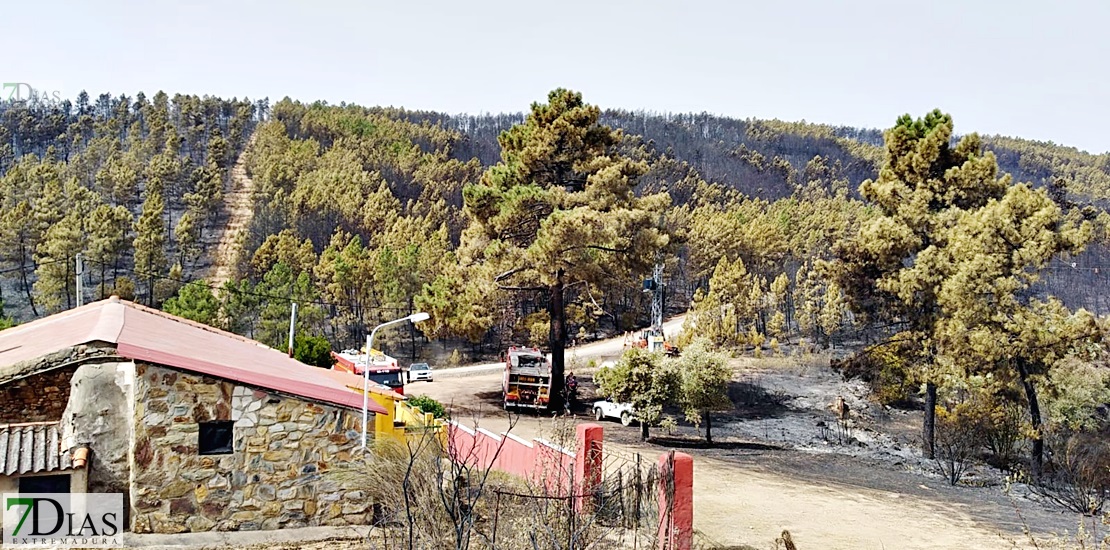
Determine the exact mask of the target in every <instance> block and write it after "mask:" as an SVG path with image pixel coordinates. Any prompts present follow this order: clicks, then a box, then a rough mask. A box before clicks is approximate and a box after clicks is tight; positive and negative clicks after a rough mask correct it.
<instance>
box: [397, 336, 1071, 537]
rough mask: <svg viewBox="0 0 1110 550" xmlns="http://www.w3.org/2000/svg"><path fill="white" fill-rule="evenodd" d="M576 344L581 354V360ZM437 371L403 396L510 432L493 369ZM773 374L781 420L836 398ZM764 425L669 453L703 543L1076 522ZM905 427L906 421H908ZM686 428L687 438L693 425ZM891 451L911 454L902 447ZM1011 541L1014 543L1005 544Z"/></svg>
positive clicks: (818, 378)
mask: <svg viewBox="0 0 1110 550" xmlns="http://www.w3.org/2000/svg"><path fill="white" fill-rule="evenodd" d="M620 345H621V342H620V341H619V340H618V341H616V342H613V341H610V342H606V343H602V344H599V345H595V346H596V347H594V348H592V350H600V351H601V352H605V353H612V352H614V351H616V352H617V353H619V349H620V348H621V346H620ZM585 348H587V346H583V347H582V348H580V350H579V353H582V355H586V353H583V350H584V349H585ZM439 375H440V373H437V378H436V381H435V382H431V383H426V382H420V383H416V384H412V385H409V386H407V387H406V393H409V394H411V395H418V394H426V395H429V396H431V397H434V398H436V399H437V400H439V401H441V402H443V403H444V404H445V405H447V406H448V407H449V408H451V409H452V411H453V416H454V418H455V419H456V420H459V421H463V422H467V423H470V424H473V423H478V424H480V425H481V426H482V427H484V428H486V429H489V430H491V431H494V432H500V431H504V430H506V429H508V428H509V423H510V420H509V417H508V416H507V415H506V414H505V413H504V411H502V410H501V407H500V403H501V392H500V384H501V373H500V372H499V367H497V368H495V369H494V370H489V369H477V370H470V371H461V372H459V373H457V374H456V375H455V376H451V377H440V376H439ZM745 376H750V374H745V373H738V378H739V379H744V377H745ZM761 376H767V375H765V374H763V375H761ZM783 378H784V379H785V380H786V381H787V382H789V385H788V386H782V384H785V383H786V382H779V381H774V380H768V379H764V380H763V381H762V382H761V383H763V384H765V385H768V386H771V385H773V384H779V386H775V387H776V391H777V392H780V393H782V392H785V393H795V394H798V395H800V396H799V397H796V398H795V399H794V400H793V401H792V402H791V406H798V407H799V409H798V410H791V411H788V412H783V413H782V416H784V417H786V419H784V420H783V422H794V423H800V422H802V421H803V420H804V419H808V418H810V417H812V416H813V415H814V414H818V413H819V411H815V410H813V409H812V408H803V407H802V405H801V404H800V403H806V402H807V399H808V400H809V401H813V403H812V404H811V405H812V406H818V405H817V404H818V403H820V402H821V400H823V399H824V398H825V397H826V396H827V395H826V394H828V393H829V392H830V391H834V390H833V389H830V388H828V387H824V386H828V385H829V384H833V383H836V380H838V379H837V378H835V377H832V376H830V375H829V373H828V372H821V373H818V372H816V371H814V372H810V373H808V374H804V375H799V374H795V373H787V374H785V375H784V376H783ZM580 379H581V380H582V381H583V390H584V397H585V398H588V396H589V395H590V392H591V391H592V380H590V379H589V377H588V376H583V377H581V378H580ZM810 386H822V387H824V389H820V390H816V391H817V392H818V394H819V396H818V397H817V398H812V397H807V395H810V394H806V393H805V392H806V388H808V387H810ZM780 387H785V388H786V389H785V390H780V389H778V388H780ZM841 389H843V388H841ZM811 393H812V392H811ZM818 407H819V406H818ZM578 416H579V417H578V418H577V419H575V421H588V420H591V419H590V418H589V411H588V410H586V409H585V408H583V409H582V410H580V411H578ZM794 416H798V417H799V418H801V419H802V420H799V419H796V418H793V417H794ZM766 420H767V419H766V418H750V417H748V418H740V417H730V416H727V415H726V419H725V420H724V421H723V422H722V423H721V424H717V422H715V426H719V427H717V428H716V430H720V431H719V432H716V430H715V432H716V433H719V434H720V436H719V438H718V439H720V440H721V442H722V444H721V445H718V446H717V447H716V448H714V449H679V450H685V452H689V453H690V454H692V455H694V457H695V470H694V472H695V473H694V509H695V528H696V529H697V530H698V531H699V532H700V533H701V536H702V537H704V539H705V540H706V541H712V542H716V543H719V544H721V545H726V546H739V545H750V546H752V547H755V548H767V547H768V546H769V545H770V544H771V541H773V540H774V539H775V538H776V537H777V536H779V534H780V533H781V532H782V530H783V529H788V530H789V531H790V532H791V533H792V535H793V538H794V540H795V542H796V543H797V544H798V546H799V548H803V549H805V548H826V549H872V548H873V549H901V550H925V549H962V548H976V549H978V548H992V549H993V548H998V549H1009V548H1025V547H1031V545H1030V544H1028V539H1027V538H1023V537H1022V534H1021V533H1022V529H1023V525H1022V522H1021V519H1020V518H1019V516H1018V513H1017V512H1015V510H1018V509H1020V511H1021V513H1022V515H1023V516H1024V517H1025V521H1027V522H1028V523H1029V527H1030V528H1031V529H1032V530H1033V531H1034V532H1036V533H1039V534H1041V535H1042V536H1044V535H1048V534H1049V533H1050V532H1053V531H1055V532H1064V531H1071V532H1074V530H1075V527H1076V523H1075V522H1076V518H1075V517H1074V516H1071V515H1067V514H1063V513H1060V512H1057V511H1054V510H1051V509H1047V508H1045V507H1043V506H1042V505H1040V504H1039V503H1036V502H1033V501H1029V500H1023V499H1022V498H1021V497H1018V498H1016V499H1015V500H1014V501H1011V500H1010V497H1009V496H1006V495H1004V494H1003V492H1002V490H1001V488H999V487H985V488H977V487H955V488H953V487H948V486H947V485H945V484H944V483H943V482H941V481H940V480H938V479H936V478H935V477H932V478H930V477H927V476H925V475H922V473H921V472H919V471H908V470H907V466H905V465H903V464H902V463H901V462H897V461H898V460H902V459H900V458H898V456H899V455H897V454H890V456H888V455H887V454H883V453H880V452H876V453H873V455H868V454H861V453H860V451H858V450H856V451H849V450H848V449H843V452H844V453H848V454H840V453H841V450H839V449H829V451H828V452H825V453H824V454H822V453H820V452H819V451H813V450H807V449H801V448H800V447H802V445H793V444H790V443H783V444H782V447H776V446H773V445H767V444H762V443H746V442H751V441H753V437H752V436H751V432H754V431H758V430H756V429H753V428H752V426H753V425H758V423H759V422H763V421H766ZM888 422H889V421H888ZM906 422H907V423H908V424H913V423H914V421H913V419H912V418H907V419H906ZM557 423H558V421H555V420H552V419H550V418H544V417H537V416H528V415H522V416H519V417H515V425H514V426H513V429H512V431H513V433H515V434H516V435H518V436H521V437H524V438H532V437H548V436H549V435H550V434H552V433H555V432H556V431H558V426H557ZM787 425H788V424H787ZM604 427H605V432H606V436H605V445H606V446H607V448H614V449H618V450H623V451H627V452H636V453H640V454H642V455H644V456H645V458H648V459H653V458H654V457H657V456H659V455H661V454H663V453H664V452H666V451H667V450H668V447H666V446H665V443H658V442H657V443H642V442H640V441H639V438H638V431H639V430H638V428H637V427H635V426H633V427H628V428H626V427H623V426H620V424H619V423H614V422H606V423H604ZM764 429H766V428H764ZM776 429H777V428H776ZM684 430H685V431H686V432H687V435H689V436H691V437H693V436H696V432H694V431H693V430H692V429H691V428H689V427H686V428H684ZM784 433H785V432H784ZM860 437H864V436H863V435H860ZM872 437H873V438H874V437H875V436H872ZM874 444H875V445H877V444H878V443H874ZM852 452H855V453H856V454H854V455H853V454H851V453H852ZM898 452H899V453H903V454H906V453H912V452H915V451H912V450H906V449H904V448H903V449H900V450H899V451H898ZM888 454H889V453H888ZM891 456H893V457H894V458H891ZM1014 541H1019V542H1021V544H1017V545H1016V546H1015V544H1014Z"/></svg>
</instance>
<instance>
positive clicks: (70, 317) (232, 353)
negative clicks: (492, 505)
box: [0, 296, 386, 414]
mask: <svg viewBox="0 0 1110 550" xmlns="http://www.w3.org/2000/svg"><path fill="white" fill-rule="evenodd" d="M91 342H106V343H109V344H115V346H116V353H117V354H118V355H120V356H122V357H126V358H128V359H134V360H139V361H146V362H149V363H154V364H157V365H163V366H166V367H171V368H175V369H180V370H184V371H190V372H195V373H199V374H205V375H209V376H214V377H217V378H222V379H225V380H231V381H235V382H241V383H243V384H244V385H248V386H255V387H258V388H262V389H266V390H273V391H277V392H281V393H286V394H289V395H296V396H299V397H304V398H308V399H312V400H315V401H320V402H323V403H330V404H334V405H339V406H342V407H347V408H352V409H359V410H361V409H362V401H363V400H362V391H361V390H360V391H355V390H354V389H352V388H349V387H347V386H346V385H345V384H344V383H342V382H340V381H338V380H336V379H335V378H333V377H332V376H330V375H328V374H326V371H325V369H320V368H317V367H312V366H309V365H306V364H304V363H301V362H300V361H297V360H296V359H292V358H290V357H289V356H287V355H286V354H284V353H282V352H280V351H277V350H275V349H272V348H270V347H269V346H266V345H264V344H262V343H259V342H256V341H254V340H251V339H249V338H244V337H242V336H239V335H238V334H232V333H230V332H225V331H222V330H219V329H216V328H213V327H210V326H207V325H203V324H200V323H196V322H193V321H190V320H188V319H183V318H181V317H175V316H173V315H170V314H168V313H165V312H162V311H159V310H156V309H151V308H148V307H145V306H141V305H139V304H135V303H133V302H128V301H125V300H120V299H119V298H117V297H114V296H113V297H112V298H109V299H107V300H101V301H99V302H94V303H91V304H88V305H86V306H82V307H79V308H75V309H71V310H68V311H64V312H62V313H58V314H55V315H51V316H50V317H46V318H44V319H39V320H37V321H33V322H30V323H27V324H24V325H19V326H16V327H13V328H10V329H7V330H4V331H0V378H3V374H4V371H5V370H6V369H10V367H12V366H13V365H16V364H20V363H23V362H25V361H30V360H33V359H37V358H40V357H43V356H45V355H49V354H51V353H54V352H56V351H59V350H62V349H64V348H68V347H75V346H80V345H82V344H88V343H91ZM369 407H370V410H371V411H372V412H375V413H381V414H384V413H385V412H386V411H385V409H384V408H382V407H381V406H380V405H378V404H377V403H374V402H373V401H372V400H371V401H370V404H369Z"/></svg>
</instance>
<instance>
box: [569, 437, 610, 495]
mask: <svg viewBox="0 0 1110 550" xmlns="http://www.w3.org/2000/svg"><path fill="white" fill-rule="evenodd" d="M574 435H575V440H576V442H577V444H578V451H577V453H576V454H575V457H574V480H573V481H574V482H573V483H572V484H571V488H570V490H571V491H574V493H572V494H575V495H578V497H577V498H576V499H575V505H574V506H575V509H576V510H578V511H586V510H588V508H589V507H590V506H591V505H592V501H593V499H592V498H590V495H592V494H593V492H594V491H595V490H597V488H598V486H600V485H601V469H602V444H603V441H604V439H605V429H604V428H602V426H601V424H594V423H592V422H591V423H585V424H579V425H577V426H575V434H574Z"/></svg>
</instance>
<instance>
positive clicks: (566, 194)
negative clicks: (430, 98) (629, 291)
mask: <svg viewBox="0 0 1110 550" xmlns="http://www.w3.org/2000/svg"><path fill="white" fill-rule="evenodd" d="M600 114H601V112H600V110H599V109H598V108H597V107H593V106H590V105H587V104H585V103H584V102H583V101H582V96H581V94H578V93H574V92H570V91H567V90H555V91H553V92H551V93H550V94H549V95H548V103H547V104H540V103H536V104H533V105H532V110H531V113H530V114H529V115H528V117H527V118H526V119H525V122H524V123H523V124H518V125H516V126H514V127H512V128H510V129H509V130H507V131H505V132H504V133H502V134H501V136H500V137H499V138H498V141H499V143H500V144H501V161H500V162H499V163H497V164H496V165H494V166H492V167H490V169H489V170H487V171H486V172H485V173H484V174H483V175H482V179H481V181H480V182H479V183H477V184H473V185H468V186H467V187H465V188H464V190H463V196H464V200H465V204H466V211H467V213H468V215H469V217H470V219H471V222H472V223H471V225H470V227H469V228H468V230H467V233H466V235H465V236H464V239H465V241H466V245H465V248H466V249H467V250H468V251H467V252H466V254H468V255H469V257H472V258H473V259H474V261H475V262H476V263H485V264H488V265H489V266H492V268H493V269H494V270H495V271H496V272H495V273H492V281H493V282H494V283H496V284H497V285H498V286H499V288H501V289H504V290H513V291H526V292H543V293H545V294H546V296H547V302H548V303H547V311H548V313H549V315H550V319H551V323H550V334H549V343H550V346H551V353H552V357H553V360H552V379H553V380H554V384H553V387H552V389H551V395H552V396H553V399H552V400H551V402H550V403H549V407H550V409H551V410H555V411H559V410H562V408H563V403H562V393H563V392H562V390H563V388H562V384H563V374H564V366H565V358H564V356H563V350H564V349H565V347H566V342H567V337H568V336H567V325H566V294H565V293H566V289H567V288H568V287H569V286H572V285H578V284H586V285H589V284H597V283H599V282H601V281H603V280H608V279H611V278H612V277H613V276H614V275H615V274H623V273H647V272H648V271H649V269H650V266H651V265H652V263H653V262H654V260H655V258H656V255H657V253H658V252H659V251H660V250H661V249H662V248H663V247H664V246H666V245H667V243H668V240H667V237H666V236H665V235H663V234H662V229H661V228H660V223H659V222H660V218H661V216H662V213H663V211H664V208H665V207H666V206H667V205H668V204H669V202H670V198H669V197H668V196H666V195H665V194H664V195H653V196H649V197H644V198H639V197H636V195H635V194H634V192H633V189H634V186H635V184H636V181H637V179H638V178H639V176H640V175H642V174H643V173H644V172H645V171H646V169H647V167H646V165H645V164H644V163H642V162H638V161H635V160H632V159H630V158H627V157H625V156H622V155H621V154H620V153H619V152H618V151H617V150H616V146H617V145H618V144H619V142H620V138H621V134H620V133H619V132H616V131H613V130H612V129H610V128H608V127H605V126H602V125H601V124H599V123H598V119H599V117H600Z"/></svg>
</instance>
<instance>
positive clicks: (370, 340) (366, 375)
mask: <svg viewBox="0 0 1110 550" xmlns="http://www.w3.org/2000/svg"><path fill="white" fill-rule="evenodd" d="M428 317H430V315H428V314H427V313H424V312H423V311H420V312H417V313H413V314H412V315H409V316H408V317H403V318H401V319H397V320H394V321H389V322H387V323H382V324H380V325H378V326H376V327H374V330H371V331H370V335H369V336H367V337H366V367H365V368H363V369H362V450H364V451H365V450H366V424H367V422H368V420H369V417H370V413H369V411H370V350H372V349H374V333H376V332H378V329H380V328H382V327H387V326H389V325H396V324H397V323H404V322H405V321H412V322H413V323H419V322H420V321H427V320H428Z"/></svg>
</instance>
